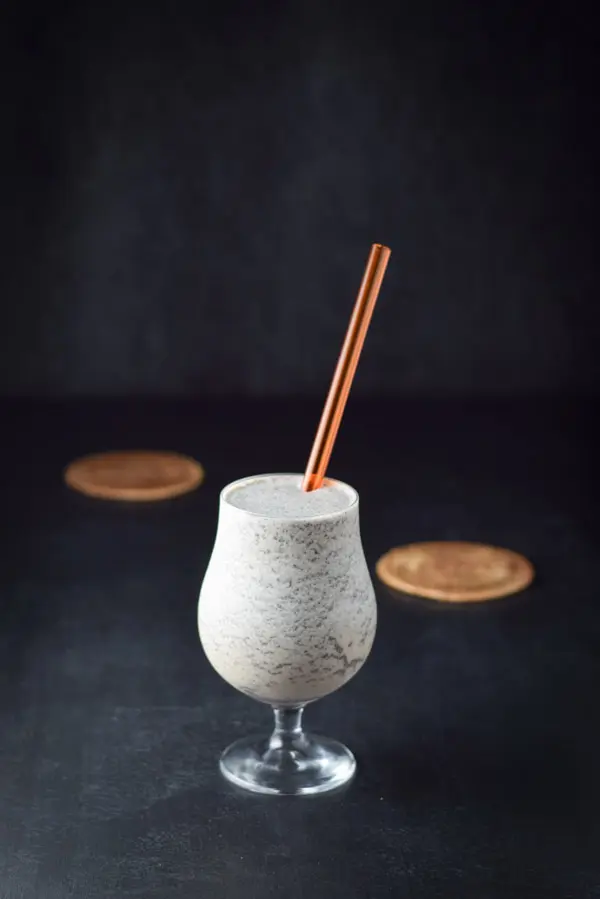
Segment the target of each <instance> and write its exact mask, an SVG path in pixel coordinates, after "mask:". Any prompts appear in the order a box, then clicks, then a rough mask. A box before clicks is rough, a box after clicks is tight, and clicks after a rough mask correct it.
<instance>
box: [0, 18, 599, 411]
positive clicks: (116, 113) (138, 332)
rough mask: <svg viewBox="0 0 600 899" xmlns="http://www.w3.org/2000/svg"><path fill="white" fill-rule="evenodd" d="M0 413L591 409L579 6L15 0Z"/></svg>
mask: <svg viewBox="0 0 600 899" xmlns="http://www.w3.org/2000/svg"><path fill="white" fill-rule="evenodd" d="M13 6H14V11H13V13H12V14H9V16H8V18H7V20H6V27H5V28H4V40H5V41H6V48H5V51H4V52H3V57H4V59H5V63H6V64H7V66H8V78H7V79H6V80H5V82H4V85H3V88H2V90H3V91H4V92H6V97H5V98H4V103H3V108H4V110H5V116H4V117H5V123H6V120H8V124H9V128H8V139H6V138H5V140H4V142H3V144H2V148H1V151H0V152H1V154H2V159H1V161H2V172H3V176H4V178H5V179H6V187H5V190H4V196H5V198H6V201H5V202H4V203H3V204H2V209H1V211H0V223H1V226H2V229H3V232H4V239H3V244H4V248H5V258H4V260H3V264H2V267H1V271H0V292H1V295H2V298H3V303H2V313H1V314H2V321H1V322H0V325H1V327H0V390H1V391H2V392H4V393H34V394H35V393H53V394H72V393H109V394H110V393H133V394H136V393H204V392H210V393H219V392H237V391H247V392H249V393H253V394H262V393H286V392H294V393H317V392H319V393H321V392H323V390H324V389H325V387H326V385H327V382H328V380H329V377H330V373H331V369H332V365H333V363H334V360H335V356H336V354H337V351H338V348H339V344H340V341H341V337H342V333H343V329H344V327H345V324H346V321H347V317H348V314H349V310H350V307H351V304H352V302H353V299H354V295H355V292H356V288H357V286H358V282H359V280H360V276H361V272H362V267H363V264H364V261H365V258H366V254H367V252H368V248H369V245H370V243H371V242H372V241H381V242H385V243H388V244H389V245H390V246H391V247H392V249H393V251H394V252H393V256H392V262H391V264H390V269H389V275H388V278H387V280H386V284H385V287H384V291H383V293H382V296H381V302H380V305H379V308H378V310H377V312H376V316H375V318H374V322H373V327H372V332H371V334H370V336H369V340H368V342H367V345H366V350H365V356H364V358H363V362H362V364H361V368H360V376H359V380H358V382H357V390H360V391H362V392H371V393H378V392H382V391H401V392H407V393H423V394H437V393H487V392H498V391H507V392H523V393H526V392H530V391H556V390H577V389H594V388H595V387H596V386H597V385H598V368H597V364H596V359H595V357H596V355H597V353H596V345H597V342H598V341H597V338H596V337H595V336H594V327H593V326H594V324H595V323H596V322H597V320H598V318H597V313H596V309H595V307H596V297H597V293H598V291H597V288H598V266H597V263H596V261H595V259H594V258H593V252H592V236H591V235H592V210H593V204H594V202H595V199H594V189H595V186H596V185H595V184H594V181H595V177H594V173H593V163H594V156H595V151H596V150H597V143H598V140H597V138H596V137H595V136H594V128H593V121H592V120H593V116H594V115H595V101H594V96H595V85H594V83H593V74H594V70H593V66H592V45H591V39H588V38H587V33H588V31H590V23H589V22H588V23H586V21H585V20H578V19H577V18H576V5H575V6H571V7H569V8H568V9H567V10H566V12H565V10H564V9H563V10H562V12H561V14H560V16H559V14H558V13H557V12H554V13H553V12H552V10H551V9H549V8H548V7H547V6H544V5H542V4H535V3H533V4H532V3H530V4H528V5H527V11H522V10H521V11H519V8H518V6H517V5H516V4H514V9H513V10H512V11H511V4H493V5H492V6H494V7H496V8H495V9H492V10H491V11H490V10H489V9H487V8H486V7H485V5H484V4H474V3H473V4H464V8H463V7H462V6H461V4H460V3H459V4H447V3H444V2H442V0H438V2H436V3H433V4H429V5H428V4H419V5H418V7H417V6H416V5H415V4H411V5H410V8H404V5H403V4H401V3H399V4H394V5H393V6H390V8H389V9H388V10H386V9H385V7H381V6H379V5H378V6H377V8H375V7H373V8H372V9H371V8H368V7H365V6H364V5H363V9H362V13H361V14H359V13H358V12H353V11H351V5H350V4H340V5H338V4H334V3H316V2H304V3H272V4H260V3H250V2H248V3H243V4H237V5H235V4H230V5H229V6H228V7H227V6H225V7H223V8H221V9H213V10H212V11H211V12H209V11H208V7H206V6H205V5H204V4H197V5H196V11H195V12H193V11H190V9H189V8H188V5H187V4H180V5H178V4H167V3H164V4H159V3H152V2H150V3H146V4H139V5H136V6H137V11H136V10H134V9H133V6H134V5H133V4H129V7H128V4H121V5H117V4H111V3H108V4H106V3H104V4H100V3H98V4H92V3H90V2H87V0H82V2H80V3H78V4H75V3H68V4H62V5H61V4H55V5H54V7H52V8H49V7H46V8H45V9H41V10H40V11H39V12H37V13H36V12H32V9H31V7H27V9H26V10H25V11H23V10H22V9H21V8H19V7H18V6H17V5H16V4H13Z"/></svg>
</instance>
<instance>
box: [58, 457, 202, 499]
mask: <svg viewBox="0 0 600 899" xmlns="http://www.w3.org/2000/svg"><path fill="white" fill-rule="evenodd" d="M64 478H65V482H66V483H67V484H68V485H69V487H72V488H73V489H74V490H78V491H79V492H80V493H85V494H87V495H88V496H95V497H98V498H100V499H112V500H128V501H130V502H151V501H152V500H160V499H171V497H174V496H180V495H181V494H182V493H189V492H190V491H191V490H195V488H196V487H198V486H199V485H200V484H201V483H202V481H203V479H204V469H203V468H202V466H201V465H200V464H199V463H198V462H196V461H195V460H194V459H190V458H189V456H181V455H179V453H166V452H165V453H163V452H152V451H150V450H133V451H126V452H116V453H98V454H96V455H93V456H84V457H83V458H81V459H75V461H74V462H71V464H70V465H69V466H68V467H67V468H66V469H65V472H64Z"/></svg>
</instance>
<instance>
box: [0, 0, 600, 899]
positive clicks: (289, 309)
mask: <svg viewBox="0 0 600 899" xmlns="http://www.w3.org/2000/svg"><path fill="white" fill-rule="evenodd" d="M136 6H137V9H134V4H132V3H131V4H127V3H124V4H117V3H112V2H107V3H103V4H100V3H96V4H92V3H90V2H87V0H81V2H79V3H77V4H76V3H75V2H69V3H57V2H54V3H52V4H50V3H49V4H46V5H45V6H43V7H42V6H39V7H35V6H34V5H31V4H26V3H22V4H20V5H17V4H16V3H10V4H4V6H3V7H2V12H1V21H0V62H1V64H2V66H3V69H4V71H3V77H2V78H1V79H0V91H1V96H0V103H1V105H0V109H1V111H2V125H3V126H4V127H3V135H2V138H1V139H0V172H1V174H2V195H1V196H2V199H1V202H0V229H1V230H2V256H1V257H0V310H1V312H0V314H1V320H0V428H1V430H2V439H1V440H0V497H1V499H2V502H1V503H0V532H1V535H2V542H1V544H0V545H1V550H2V563H1V564H0V622H1V626H0V899H14V897H17V896H18V897H19V899H73V897H77V899H80V897H81V899H96V897H97V899H106V897H111V899H133V897H135V899H204V897H210V899H270V897H275V896H276V897H278V899H279V897H280V896H286V897H288V899H306V897H308V896H310V897H311V899H355V897H356V899H363V897H365V899H366V897H368V899H379V897H384V896H392V897H398V899H400V897H405V896H406V897H409V896H410V897H411V899H439V897H441V896H443V897H444V899H454V897H456V899H598V897H599V896H600V863H599V855H598V847H599V846H600V814H599V808H600V766H599V759H600V703H599V701H598V697H599V696H600V586H599V579H598V546H599V544H600V533H599V527H598V520H599V518H598V508H599V505H600V489H599V488H600V480H599V478H598V458H600V442H599V441H598V436H596V437H595V436H594V434H593V430H594V425H595V422H596V421H597V418H598V408H599V404H598V396H597V394H598V393H599V391H598V388H599V387H600V366H599V364H598V362H597V361H596V360H597V357H598V355H599V353H598V349H597V347H598V336H599V334H598V331H599V328H598V325H599V324H600V313H599V312H598V307H599V304H598V286H599V280H600V279H599V274H600V272H599V266H598V262H597V258H596V254H595V252H594V243H593V242H594V237H595V233H594V232H595V218H596V216H595V205H596V196H597V191H596V187H597V180H598V179H597V175H596V168H595V167H596V157H597V150H598V140H599V137H598V134H597V133H596V132H598V128H597V123H596V121H595V119H596V118H597V101H596V77H595V75H596V71H595V69H596V66H595V64H594V59H593V57H594V49H595V47H594V41H596V37H595V33H594V29H593V22H594V20H595V19H594V16H593V15H592V9H591V8H590V9H589V10H588V9H587V7H584V6H583V5H581V4H577V3H570V4H563V5H561V6H556V7H551V6H549V5H546V4H541V3H527V4H524V5H523V8H521V6H520V5H517V4H516V3H515V4H512V3H508V4H507V3H500V2H498V3H492V4H490V5H489V6H488V5H486V4H485V3H484V2H480V3H475V2H473V3H472V4H467V3H465V2H455V3H450V2H448V3H444V2H443V0H433V2H427V3H419V4H416V3H411V4H404V3H397V4H395V5H393V6H392V5H390V6H386V5H382V4H370V5H368V4H363V6H362V7H361V9H360V11H359V10H358V7H355V6H354V5H353V4H351V3H343V4H342V3H340V4H336V3H329V2H322V3H317V2H298V3H291V2H288V3H284V2H282V3H272V4H261V3H256V2H250V0H249V2H247V3H245V4H241V3H240V4H237V5H232V4H229V5H228V6H224V7H217V6H216V5H215V6H213V7H208V6H204V5H202V4H201V3H199V2H198V3H196V5H195V6H194V7H192V8H188V7H187V4H185V5H184V4H183V3H173V2H171V3H170V4H167V3H164V4H159V3H156V2H147V3H140V4H137V5H136ZM373 241H377V242H382V243H387V244H389V245H390V246H391V247H392V250H393V255H392V259H391V263H390V267H389V269H388V275H387V276H386V280H385V284H384V288H383V291H382V294H381V299H380V302H379V306H378V309H377V310H376V314H375V316H374V319H373V324H372V328H371V331H370V334H369V338H368V340H367V344H366V347H365V352H364V355H363V358H362V360H361V365H360V368H359V372H358V377H357V382H356V385H355V393H356V394H357V395H353V396H352V398H351V401H350V402H349V404H348V408H347V410H346V413H345V417H344V424H343V429H342V433H341V435H340V439H339V440H338V442H337V445H336V449H335V453H334V456H333V458H332V462H331V466H330V469H329V472H330V473H331V474H332V475H334V476H336V477H339V478H341V479H343V480H345V481H348V482H349V483H351V484H353V485H355V486H356V487H357V489H358V490H359V492H360V496H361V532H362V540H363V545H364V550H365V556H366V559H367V563H368V565H369V568H370V570H371V571H372V572H373V579H374V584H375V588H376V592H377V599H378V608H379V615H380V623H379V628H378V634H377V639H376V642H375V646H374V650H373V653H372V655H371V657H370V659H369V662H368V664H367V665H366V666H365V668H364V671H363V672H361V674H360V676H359V677H357V678H356V681H353V682H352V684H351V685H349V686H348V688H347V689H344V690H342V691H339V692H338V693H336V694H334V695H332V696H331V697H327V698H326V699H325V700H323V701H322V702H318V703H315V704H314V706H311V707H310V708H309V709H308V710H307V715H306V723H307V726H308V727H311V728H314V729H315V730H316V731H320V732H326V733H328V734H330V735H331V736H334V737H336V738H339V739H341V740H343V741H345V742H347V744H348V745H349V746H350V747H351V748H352V749H353V750H354V751H355V752H356V754H357V759H358V774H357V778H356V781H355V783H354V784H353V785H352V786H351V788H350V789H349V790H348V791H347V792H346V793H344V794H343V795H341V796H326V797H322V801H321V800H320V799H319V800H318V801H314V802H311V801H310V800H308V801H306V802H304V801H302V800H301V799H298V798H297V797H292V798H289V801H286V800H283V801H282V802H277V801H276V802H271V801H269V798H268V797H262V798H261V797H256V796H240V795H239V793H237V792H235V791H233V790H232V789H230V788H229V787H228V786H227V785H226V783H225V782H224V781H223V779H222V778H221V777H220V775H219V772H218V768H217V758H218V754H219V752H220V751H221V750H222V749H223V748H224V747H225V746H226V745H227V744H228V743H229V742H231V741H232V740H233V739H235V738H237V737H239V736H242V735H247V734H250V733H253V732H260V731H263V730H265V729H266V727H268V723H269V713H268V710H266V709H265V708H264V707H262V706H261V705H260V704H259V703H255V702H251V701H249V700H247V699H246V698H245V697H243V696H242V695H241V694H238V693H237V692H236V691H235V690H233V689H232V688H230V687H229V685H228V684H226V683H225V682H224V681H222V680H221V679H220V678H219V676H218V675H217V674H216V672H214V671H213V670H212V669H211V668H210V666H209V663H208V661H207V659H206V658H205V656H204V653H203V652H202V650H201V647H200V645H199V642H198V635H197V628H196V623H195V617H196V603H197V597H198V589H199V586H200V583H201V581H202V577H203V575H204V572H205V570H206V566H207V564H208V560H209V557H210V553H211V550H212V545H213V541H214V534H215V527H216V514H217V507H218V496H219V491H220V489H221V488H222V486H223V485H224V484H226V483H227V482H229V481H231V480H234V479H235V478H238V477H242V476H245V475H249V474H252V473H254V472H261V471H286V470H288V471H293V470H296V471H298V470H301V468H302V465H303V464H304V462H305V460H306V458H307V455H308V450H309V446H310V441H311V438H312V436H313V434H314V428H315V426H316V424H317V420H318V414H319V410H320V406H321V403H322V398H323V396H324V394H325V391H326V388H327V385H328V382H329V379H330V377H331V372H332V368H333V364H334V361H335V358H336V356H337V353H338V351H339V347H340V343H341V339H342V335H343V332H344V329H345V327H346V323H347V320H348V316H349V312H350V309H351V306H352V303H353V300H354V297H355V294H356V290H357V287H358V284H359V281H360V277H361V274H362V270H363V266H364V262H365V259H366V256H367V253H368V250H369V246H370V244H371V243H372V242H373ZM358 394H362V396H360V395H358ZM282 422H285V424H284V425H283V424H282ZM129 447H131V448H138V447H148V448H154V447H159V448H166V449H176V450H179V451H181V452H183V453H186V454H189V455H191V456H193V457H195V458H197V459H199V460H200V461H201V462H202V463H203V465H204V466H205V469H206V474H207V476H206V481H205V483H204V484H203V485H202V487H201V488H200V489H199V490H196V491H194V492H193V493H191V494H189V495H187V496H184V497H181V498H179V499H177V500H173V501H172V502H161V503H155V504H135V503H134V504H127V503H107V502H102V501H97V500H92V499H89V498H87V497H85V496H82V495H79V494H77V493H75V492H74V491H70V490H68V489H67V488H66V487H65V485H64V483H63V480H62V471H63V469H64V467H65V466H66V465H67V464H68V463H69V462H70V461H71V460H72V459H74V458H77V457H78V456H81V455H83V454H85V453H89V452H94V451H102V450H110V449H126V448H129ZM440 539H450V540H452V539H464V540H479V541H482V542H486V543H491V544H495V545H498V546H506V547H509V548H511V549H514V550H517V551H519V552H522V553H523V554H525V555H526V556H527V557H528V558H530V559H531V560H532V562H533V564H534V565H535V569H536V578H535V581H534V583H533V585H532V586H531V588H529V589H528V590H527V591H525V592H523V593H520V594H518V595H516V596H512V597H507V598H506V599H504V600H497V601H494V602H489V603H481V604H477V603H475V604H465V605H461V604H456V605H455V604H445V603H436V602H430V601H426V600H419V599H417V598H410V597H407V596H404V595H402V594H398V593H393V592H391V591H387V590H386V589H385V588H384V586H383V585H382V584H381V583H380V582H379V581H378V580H377V578H376V577H375V574H374V569H375V564H376V561H377V559H378V558H379V556H380V555H381V554H382V553H384V552H385V551H386V550H388V549H389V548H390V547H392V546H396V545H401V544H404V543H409V542H411V541H419V540H440ZM263 799H264V800H265V801H262V800H263Z"/></svg>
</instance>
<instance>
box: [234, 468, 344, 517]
mask: <svg viewBox="0 0 600 899" xmlns="http://www.w3.org/2000/svg"><path fill="white" fill-rule="evenodd" d="M303 477H304V476H303V475H302V474H301V473H299V472H291V471H274V472H268V473H266V474H255V475H247V476H246V477H244V478H238V479H237V480H235V481H231V483H230V484H226V485H225V487H223V488H222V490H221V492H220V494H219V498H220V501H221V503H222V504H223V505H226V506H227V507H228V508H229V509H236V510H237V511H238V512H240V513H241V514H242V515H248V516H250V517H252V518H261V519H263V521H277V522H284V521H285V522H288V524H303V523H305V522H318V521H330V520H332V519H335V518H340V517H342V516H343V515H346V514H347V513H348V512H349V511H350V510H351V509H354V508H355V507H356V506H357V505H358V491H357V490H356V489H355V488H354V487H353V486H352V485H351V484H347V483H346V482H345V481H339V480H338V479H337V478H325V480H324V481H323V486H324V487H329V486H332V487H333V486H335V487H341V488H342V490H343V492H344V493H345V494H346V496H348V499H349V502H348V505H347V506H344V508H343V509H334V510H333V511H331V512H320V513H318V514H317V515H299V516H295V515H294V516H293V517H292V516H289V515H264V514H263V513H262V512H253V511H252V510H250V509H243V508H241V506H236V505H235V504H234V503H232V502H231V501H230V500H229V499H228V496H229V494H230V493H233V491H234V490H236V489H239V488H240V487H242V486H246V485H247V484H251V483H252V482H253V481H263V480H268V479H269V478H298V483H299V486H300V485H301V483H302V478H303ZM319 489H321V488H319Z"/></svg>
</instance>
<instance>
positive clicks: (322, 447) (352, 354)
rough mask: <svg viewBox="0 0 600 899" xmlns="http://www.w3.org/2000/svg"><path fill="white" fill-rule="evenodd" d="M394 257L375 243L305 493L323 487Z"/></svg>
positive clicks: (304, 485) (321, 424)
mask: <svg viewBox="0 0 600 899" xmlns="http://www.w3.org/2000/svg"><path fill="white" fill-rule="evenodd" d="M390 253H391V250H390V249H389V247H384V246H382V245H381V244H380V243H374V244H373V246H372V247H371V254H370V256H369V261H368V262H367V267H366V269H365V273H364V275H363V279H362V284H361V285H360V290H359V291H358V296H357V298H356V303H355V304H354V309H353V310H352V317H351V319H350V324H349V325H348V330H347V332H346V337H345V339H344V345H343V346H342V352H341V353H340V358H339V359H338V363H337V365H336V368H335V372H334V375H333V380H332V382H331V387H330V388H329V393H328V395H327V400H326V401H325V406H324V408H323V414H322V415H321V421H320V422H319V427H318V430H317V436H316V437H315V442H314V443H313V448H312V451H311V454H310V458H309V460H308V465H307V466H306V472H305V474H304V480H303V481H302V489H303V490H304V491H306V492H309V491H311V490H318V489H319V487H322V486H323V479H324V477H325V472H326V471H327V466H328V464H329V459H330V457H331V451H332V450H333V445H334V443H335V438H336V437H337V432H338V430H339V427H340V422H341V420H342V415H343V414H344V408H345V406H346V400H347V399H348V394H349V393H350V388H351V386H352V379H353V378H354V373H355V371H356V366H357V365H358V360H359V358H360V353H361V350H362V348H363V343H364V342H365V337H366V334H367V329H368V327H369V323H370V321H371V316H372V315H373V309H374V308H375V303H376V302H377V296H378V294H379V288H380V287H381V282H382V281H383V276H384V275H385V270H386V267H387V264H388V260H389V258H390Z"/></svg>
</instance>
